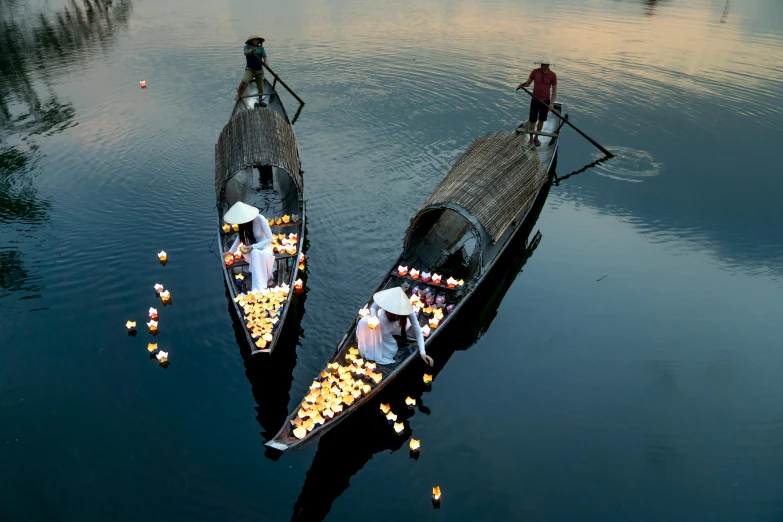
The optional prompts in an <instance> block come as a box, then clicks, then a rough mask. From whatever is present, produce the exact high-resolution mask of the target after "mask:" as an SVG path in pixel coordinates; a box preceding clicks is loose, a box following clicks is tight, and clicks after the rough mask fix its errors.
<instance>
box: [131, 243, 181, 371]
mask: <svg viewBox="0 0 783 522" xmlns="http://www.w3.org/2000/svg"><path fill="white" fill-rule="evenodd" d="M158 259H160V262H161V264H163V265H165V264H166V261H167V259H168V257H167V255H166V252H165V251H161V252H160V253H158ZM153 288H154V289H155V295H156V296H158V297H160V300H161V301H162V302H163V305H164V306H165V305H168V304H171V292H169V291H168V290H166V289H165V288H164V286H163V285H162V284H160V283H155V285H154V286H153ZM148 315H149V318H150V320H149V322H147V329H148V330H149V332H150V334H152V335H155V336H156V335H158V310H157V308H152V307H150V309H149V311H148ZM125 328H126V329H127V330H128V334H129V335H136V321H126V322H125ZM147 351H148V352H149V353H154V354H155V358H156V359H157V360H158V362H159V363H160V364H161V366H163V367H166V366H168V362H169V353H168V352H164V351H163V350H160V349H158V343H148V344H147Z"/></svg>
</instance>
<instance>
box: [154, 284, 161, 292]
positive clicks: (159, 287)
mask: <svg viewBox="0 0 783 522" xmlns="http://www.w3.org/2000/svg"><path fill="white" fill-rule="evenodd" d="M162 291H163V285H162V284H160V283H155V293H156V294H159V293H161V292H162Z"/></svg>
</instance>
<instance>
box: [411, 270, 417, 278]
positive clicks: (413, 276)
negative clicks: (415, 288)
mask: <svg viewBox="0 0 783 522" xmlns="http://www.w3.org/2000/svg"><path fill="white" fill-rule="evenodd" d="M411 277H412V278H413V279H418V278H419V271H418V270H416V269H415V268H411Z"/></svg>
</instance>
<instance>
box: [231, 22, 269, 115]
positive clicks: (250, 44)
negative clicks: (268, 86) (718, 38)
mask: <svg viewBox="0 0 783 522" xmlns="http://www.w3.org/2000/svg"><path fill="white" fill-rule="evenodd" d="M245 60H246V66H245V74H244V75H243V76H242V81H241V82H240V83H239V89H237V98H236V100H237V101H239V100H241V99H242V94H244V92H245V89H246V88H247V86H248V84H249V83H250V80H251V79H252V78H255V79H256V87H258V102H259V104H260V105H261V107H266V103H264V101H263V100H262V98H261V95H262V94H263V93H264V67H263V66H264V65H266V66H267V67H269V60H268V59H267V57H266V51H265V50H264V39H263V38H261V36H259V35H258V34H257V33H253V34H251V35H250V36H249V37H248V38H247V40H245ZM262 60H263V65H262Z"/></svg>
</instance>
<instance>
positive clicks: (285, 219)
mask: <svg viewBox="0 0 783 522" xmlns="http://www.w3.org/2000/svg"><path fill="white" fill-rule="evenodd" d="M290 222H291V216H289V215H288V214H286V215H285V216H283V223H290Z"/></svg>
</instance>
